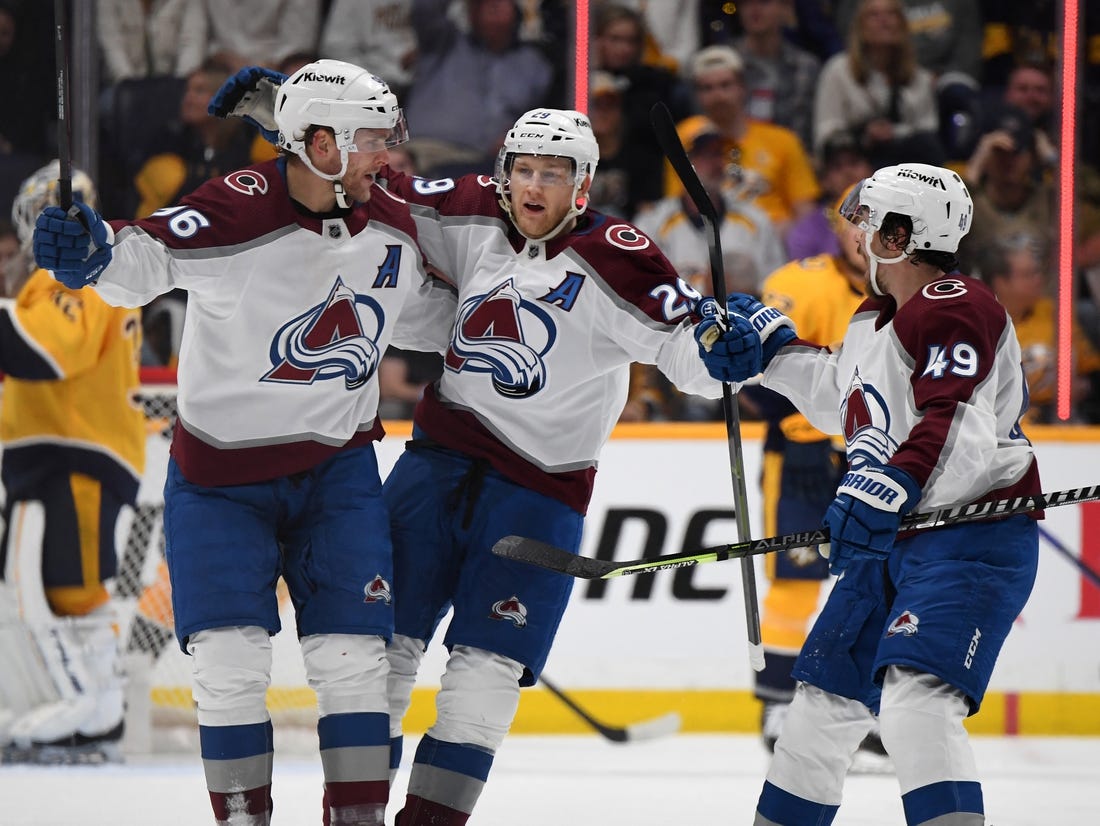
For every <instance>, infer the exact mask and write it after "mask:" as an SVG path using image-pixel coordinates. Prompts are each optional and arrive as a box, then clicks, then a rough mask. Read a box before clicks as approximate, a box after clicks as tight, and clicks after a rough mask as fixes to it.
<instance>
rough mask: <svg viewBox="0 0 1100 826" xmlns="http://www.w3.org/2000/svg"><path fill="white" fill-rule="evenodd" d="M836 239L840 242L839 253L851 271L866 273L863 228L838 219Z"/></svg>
mask: <svg viewBox="0 0 1100 826" xmlns="http://www.w3.org/2000/svg"><path fill="white" fill-rule="evenodd" d="M837 240H838V241H839V242H840V255H841V258H843V259H844V263H845V264H847V265H848V266H849V267H850V268H851V269H852V270H853V271H855V272H859V273H863V274H866V273H867V251H866V250H864V249H863V230H861V229H860V228H859V227H857V226H856V225H855V224H850V223H848V222H847V221H844V220H842V219H839V220H838V221H837Z"/></svg>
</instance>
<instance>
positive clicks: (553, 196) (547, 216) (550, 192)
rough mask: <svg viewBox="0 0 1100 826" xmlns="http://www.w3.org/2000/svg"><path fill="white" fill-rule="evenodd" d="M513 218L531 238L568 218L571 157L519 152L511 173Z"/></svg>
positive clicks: (510, 188)
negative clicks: (522, 153)
mask: <svg viewBox="0 0 1100 826" xmlns="http://www.w3.org/2000/svg"><path fill="white" fill-rule="evenodd" d="M509 190H510V198H511V205H512V220H514V221H515V222H516V226H517V227H519V230H520V232H522V233H523V234H524V235H526V236H527V237H528V238H541V237H542V236H543V235H546V234H547V233H548V232H550V231H551V230H553V229H554V227H556V226H557V225H558V224H560V223H561V221H562V219H563V218H565V215H566V213H567V212H569V207H570V206H571V204H570V201H571V200H572V198H573V162H572V161H571V160H570V159H569V158H558V157H544V156H541V155H520V156H519V157H517V158H516V160H515V162H514V163H513V164H512V170H511V173H510V174H509Z"/></svg>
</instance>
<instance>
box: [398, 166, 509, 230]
mask: <svg viewBox="0 0 1100 826" xmlns="http://www.w3.org/2000/svg"><path fill="white" fill-rule="evenodd" d="M379 180H381V181H383V182H384V185H385V187H386V188H387V189H388V190H389V191H390V192H393V193H395V194H396V195H399V196H400V197H402V198H404V199H405V200H406V201H408V202H409V203H410V204H415V205H417V206H422V207H429V208H431V209H434V210H435V211H436V212H438V213H439V214H440V215H441V216H448V215H454V216H463V217H465V216H485V217H491V218H499V219H501V220H507V216H506V215H505V214H504V210H503V209H502V208H501V206H500V201H499V198H498V196H497V190H496V184H495V183H494V182H493V179H492V178H491V177H490V176H488V175H463V176H462V177H461V178H438V179H435V180H432V179H428V178H418V177H416V176H414V175H406V174H405V173H403V172H395V171H393V170H391V169H390V168H389V167H384V168H383V169H382V171H381V173H379Z"/></svg>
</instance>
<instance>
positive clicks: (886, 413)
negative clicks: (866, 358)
mask: <svg viewBox="0 0 1100 826" xmlns="http://www.w3.org/2000/svg"><path fill="white" fill-rule="evenodd" d="M840 419H841V421H842V422H843V424H844V441H845V443H846V444H847V446H848V466H849V467H851V468H853V469H855V468H861V467H863V466H864V465H867V464H874V465H884V464H886V463H887V461H889V459H890V457H891V456H893V455H894V451H896V450H897V449H898V443H897V441H896V440H895V439H892V438H891V437H890V408H888V407H887V406H886V400H885V399H884V398H883V396H882V394H881V393H880V392H879V391H878V390H877V389H876V388H875V387H874V386H872V385H869V384H864V383H863V379H862V378H861V377H860V375H859V371H858V370H857V371H856V374H855V376H854V377H853V378H852V383H851V384H850V385H849V386H848V395H847V398H845V400H844V403H843V404H842V405H841V406H840Z"/></svg>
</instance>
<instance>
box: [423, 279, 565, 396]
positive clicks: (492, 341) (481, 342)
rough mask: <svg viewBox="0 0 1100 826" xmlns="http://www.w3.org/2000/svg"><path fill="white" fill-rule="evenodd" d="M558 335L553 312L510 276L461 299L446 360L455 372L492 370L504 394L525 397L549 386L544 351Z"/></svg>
mask: <svg viewBox="0 0 1100 826" xmlns="http://www.w3.org/2000/svg"><path fill="white" fill-rule="evenodd" d="M556 338H557V328H556V327H555V325H554V322H553V320H552V319H551V318H550V315H549V314H548V313H547V312H546V311H545V310H544V309H542V308H541V307H539V306H537V305H536V304H534V303H532V302H530V301H525V300H524V299H523V297H522V296H521V295H520V294H519V291H518V290H517V289H516V288H515V285H514V284H513V283H512V279H510V278H509V279H508V280H507V281H505V282H504V283H503V284H501V285H500V286H499V287H497V288H496V289H494V290H492V291H491V292H489V293H488V294H486V295H479V296H474V297H473V298H470V299H467V300H466V301H464V302H463V304H462V306H461V307H460V308H459V311H458V321H457V322H456V323H455V331H454V335H453V337H452V338H451V346H450V348H449V349H448V350H447V355H446V358H445V360H444V364H445V365H446V367H447V369H448V370H453V371H454V372H456V373H460V372H462V371H464V370H465V371H469V372H473V373H490V374H491V376H492V383H493V389H495V390H496V391H497V392H498V393H500V394H501V395H502V396H509V397H511V398H520V399H525V398H527V397H528V396H533V395H535V394H536V393H537V392H539V391H540V390H541V389H542V388H543V387H545V386H546V362H545V360H544V359H543V356H545V355H546V353H547V352H548V351H549V350H550V348H551V347H552V346H553V345H554V340H555V339H556Z"/></svg>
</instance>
